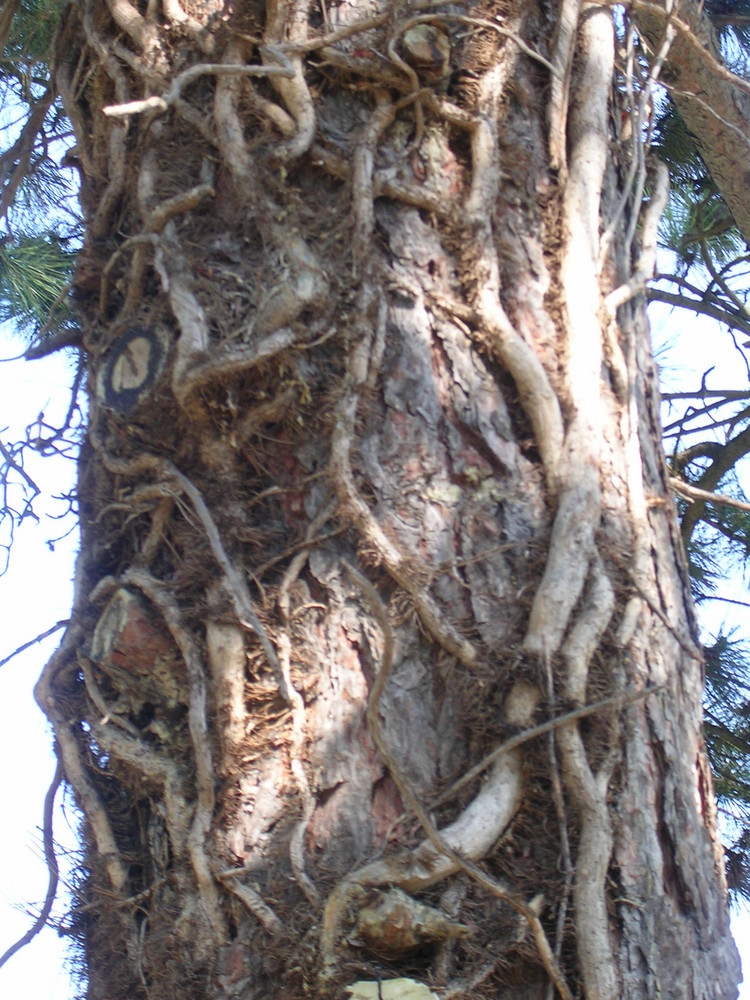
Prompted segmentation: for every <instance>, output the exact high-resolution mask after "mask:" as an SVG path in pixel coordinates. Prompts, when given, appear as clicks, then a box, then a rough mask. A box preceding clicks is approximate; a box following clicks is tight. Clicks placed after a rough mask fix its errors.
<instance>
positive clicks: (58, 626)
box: [0, 618, 70, 667]
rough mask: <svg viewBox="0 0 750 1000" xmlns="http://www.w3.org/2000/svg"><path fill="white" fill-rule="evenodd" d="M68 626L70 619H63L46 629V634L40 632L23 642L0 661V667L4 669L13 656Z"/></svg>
mask: <svg viewBox="0 0 750 1000" xmlns="http://www.w3.org/2000/svg"><path fill="white" fill-rule="evenodd" d="M69 624H70V619H69V618H63V619H61V620H60V621H59V622H57V623H56V624H55V625H53V626H52V627H51V628H48V629H47V631H46V632H40V633H39V635H37V636H34V638H33V639H29V641H28V642H25V643H24V644H23V645H22V646H19V647H18V648H17V649H14V650H13V652H12V653H9V654H8V655H7V656H6V657H4V658H3V659H2V660H0V667H4V666H5V664H6V663H10V661H11V660H12V659H13V658H14V657H15V656H18V654H19V653H23V651H24V650H26V649H28V648H29V647H30V646H33V645H35V644H36V643H37V642H41V641H42V639H46V638H47V636H50V635H54V633H55V632H58V631H59V630H60V629H61V628H65V626H66V625H69Z"/></svg>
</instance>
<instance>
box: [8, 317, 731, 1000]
mask: <svg viewBox="0 0 750 1000" xmlns="http://www.w3.org/2000/svg"><path fill="white" fill-rule="evenodd" d="M669 326H670V327H671V328H673V329H674V328H675V321H674V318H673V319H672V320H671V321H670V322H669ZM679 336H680V350H679V355H680V358H681V362H680V363H681V366H682V371H681V372H680V373H679V377H680V381H681V382H682V383H683V385H687V386H688V387H692V386H693V385H697V384H699V381H700V375H701V373H702V369H700V368H699V363H698V362H697V361H696V364H695V365H691V364H690V362H689V360H688V361H687V362H686V361H685V358H688V359H689V358H691V357H692V358H696V359H697V358H705V356H706V347H707V343H706V328H705V321H703V322H702V323H699V322H695V321H692V320H691V319H689V318H688V317H686V315H685V314H684V313H682V314H681V315H680V316H679ZM723 339H726V338H719V337H718V335H717V336H716V337H713V336H712V340H711V345H710V346H711V353H712V355H713V357H712V360H713V362H715V363H717V364H718V365H719V368H718V369H717V371H716V372H715V373H714V374H713V375H712V376H711V377H710V379H709V385H711V386H714V387H721V388H725V387H729V386H732V385H734V386H737V387H742V386H746V385H747V377H746V374H745V372H744V369H743V368H742V366H741V365H738V364H737V359H736V355H733V354H732V352H731V351H727V350H725V349H724V347H723V346H722V341H723ZM16 345H18V341H11V340H9V339H8V338H6V337H2V336H1V335H0V356H3V355H10V354H13V353H18V351H17V350H14V347H15V346H16ZM19 349H20V348H19ZM672 361H674V358H673V359H672ZM70 366H71V363H70V361H68V360H66V359H65V358H63V357H61V356H53V357H52V358H49V359H46V360H44V361H39V362H30V363H26V362H18V363H14V364H0V432H2V431H3V428H4V427H6V425H9V424H11V423H12V429H11V431H9V432H2V434H0V436H1V437H2V439H3V441H6V440H8V439H9V438H13V439H15V435H21V434H22V433H23V428H24V427H25V426H26V424H27V423H29V422H30V421H32V420H34V419H35V418H36V416H37V414H38V413H39V411H40V409H44V411H45V414H46V415H48V416H50V417H51V416H52V414H53V408H52V406H50V405H49V404H48V401H49V400H50V399H52V400H55V402H54V403H53V406H55V407H56V409H57V411H58V413H59V411H60V409H61V408H63V407H65V406H66V404H67V397H66V394H65V389H66V387H67V386H68V384H69V382H70V378H71V374H70V372H71V367H70ZM691 370H692V371H693V372H695V373H696V374H694V375H693V376H692V377H691V374H690V373H691ZM671 377H672V376H670V378H671ZM43 466H44V470H45V471H44V473H43V474H41V473H40V472H39V464H37V466H36V467H35V468H32V467H31V466H29V468H28V470H27V471H29V472H30V474H31V475H32V476H33V477H34V478H36V479H37V481H40V480H43V482H44V484H45V487H46V489H47V490H48V491H49V492H51V493H62V492H65V491H67V490H68V489H69V488H70V486H71V484H72V475H73V472H74V470H73V466H72V463H71V462H69V461H64V460H63V461H60V460H55V461H51V460H46V461H45V462H44V463H43ZM46 506H47V507H48V509H49V510H50V511H51V512H53V513H54V512H58V513H59V511H60V508H59V507H56V506H55V505H54V504H52V505H51V506H50V505H46ZM44 507H45V505H44V504H43V503H42V502H41V501H40V502H39V510H40V511H41V510H43V509H44ZM66 527H67V525H66ZM63 530H65V529H64V528H62V529H61V527H60V523H59V522H55V521H50V520H48V519H44V520H43V521H42V523H41V524H40V525H34V524H33V523H31V522H27V524H26V525H25V526H24V527H23V528H22V530H21V531H19V532H18V535H17V539H16V543H15V547H14V551H13V556H12V563H11V569H10V571H9V573H8V574H7V575H6V576H5V577H2V578H0V659H2V658H3V657H4V656H5V655H7V653H9V652H11V651H12V650H13V649H15V648H17V647H18V646H19V645H21V644H22V643H24V642H26V641H28V640H29V639H31V638H33V637H34V636H35V635H38V634H39V633H41V632H43V631H45V630H46V629H47V628H49V627H50V626H52V625H54V624H55V622H57V621H59V620H60V619H64V618H67V617H68V614H69V611H70V601H71V579H72V575H73V559H74V556H75V549H76V545H77V538H76V536H75V535H73V536H71V537H69V538H67V539H65V540H64V541H62V542H59V543H56V544H55V550H54V552H52V551H50V550H49V548H48V546H47V541H48V540H49V539H50V538H54V537H55V536H57V535H59V534H61V533H62V531H63ZM723 592H724V593H725V595H726V596H736V597H739V598H741V599H744V600H747V599H748V594H747V588H746V587H744V585H743V583H742V581H741V580H738V579H735V580H733V581H731V582H729V583H728V584H727V585H726V588H725V590H724V591H723ZM724 608H726V611H727V614H726V617H727V618H729V617H730V616H733V618H732V620H734V621H737V622H738V623H739V624H740V625H742V626H743V629H744V631H745V633H746V634H748V635H750V610H747V609H745V610H743V609H736V610H734V611H731V609H729V606H724ZM743 619H744V621H743ZM714 625H715V623H714ZM60 635H61V633H57V634H56V635H54V636H51V637H50V638H49V639H47V640H45V641H44V642H43V643H42V644H40V645H38V646H35V647H33V648H32V649H30V650H28V651H27V652H25V653H23V654H21V655H20V656H18V657H17V658H16V659H14V660H13V661H12V662H11V663H8V664H6V665H5V666H4V667H0V802H2V803H4V804H5V805H4V808H3V814H4V815H3V819H2V822H1V823H0V954H1V953H2V952H3V951H5V949H6V948H7V947H8V946H9V945H10V944H12V943H13V942H14V941H15V940H16V939H18V938H19V937H20V936H21V935H22V934H23V933H25V931H26V930H27V929H28V927H29V926H30V923H31V920H32V917H30V916H29V915H28V913H27V912H25V908H26V907H28V906H29V904H31V906H32V907H36V905H37V904H38V903H40V902H41V901H42V900H43V899H44V895H45V892H46V888H47V878H46V869H45V867H44V864H43V862H42V861H41V860H40V859H41V854H42V852H41V837H40V833H39V826H40V824H41V816H42V807H43V800H44V795H45V793H46V790H47V787H48V785H49V782H50V780H51V777H52V773H53V771H54V764H53V758H52V754H51V750H50V745H51V737H50V733H49V729H48V727H47V725H46V722H45V720H44V718H43V716H42V714H41V712H40V711H39V709H38V708H37V706H36V704H35V702H34V700H33V696H32V688H33V686H34V683H35V682H36V680H37V678H38V676H39V674H40V672H41V670H42V667H43V666H44V664H45V662H46V660H47V657H48V656H49V655H50V653H51V652H52V651H53V650H54V649H55V647H56V644H57V642H58V641H59V639H60ZM74 823H75V816H74V813H73V810H72V809H71V804H70V802H69V801H68V802H66V803H65V808H64V809H62V810H61V809H60V808H58V810H57V815H56V819H55V830H54V833H55V838H56V840H57V841H59V842H62V843H63V844H64V845H65V848H66V849H68V850H72V849H74V848H75V837H74V834H73V832H72V829H71V824H74ZM62 860H63V861H64V859H62ZM63 868H64V865H63ZM58 911H61V908H60V907H58ZM732 926H733V931H734V934H735V939H736V940H737V942H738V945H739V947H740V951H741V952H744V956H745V957H744V964H745V967H746V968H748V969H750V913H748V912H747V911H744V912H742V913H738V914H735V915H734V916H733V921H732ZM66 944H67V942H66V941H65V940H60V939H59V938H58V937H57V935H56V934H55V933H54V932H53V931H50V930H45V931H43V932H42V933H41V934H40V935H39V936H38V937H37V938H36V939H35V940H34V942H32V944H30V945H29V946H27V947H26V948H24V949H22V951H20V952H19V953H17V954H16V955H15V956H14V957H13V958H12V959H11V960H10V962H8V963H7V964H6V965H5V966H4V967H3V968H2V969H0V996H3V997H8V998H16V997H18V998H20V997H28V998H31V1000H73V997H74V995H75V993H74V987H73V985H72V983H71V981H70V979H69V976H68V974H67V970H66ZM748 978H750V977H748ZM740 997H741V998H742V1000H750V983H748V984H746V985H744V986H743V987H741V989H740Z"/></svg>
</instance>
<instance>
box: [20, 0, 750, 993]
mask: <svg viewBox="0 0 750 1000" xmlns="http://www.w3.org/2000/svg"><path fill="white" fill-rule="evenodd" d="M615 72H616V71H615V67H614V42H613V28H612V20H611V14H610V12H609V11H608V10H607V9H604V8H589V9H587V11H586V13H585V16H583V17H582V18H581V19H580V22H579V19H578V17H577V8H576V5H575V4H570V3H567V4H564V5H563V8H562V9H561V10H558V9H557V8H556V7H555V6H554V5H553V6H550V5H547V4H540V5H537V4H535V3H533V2H523V3H520V2H518V3H514V2H513V0H503V2H502V3H495V2H493V0H488V2H486V3H484V4H480V5H476V6H466V7H455V6H447V5H446V6H442V7H441V6H439V5H435V4H426V3H413V4H411V5H394V6H391V5H390V4H388V3H386V2H382V0H372V2H359V3H351V4H349V3H342V4H339V5H332V6H330V7H329V6H327V5H326V6H322V5H321V7H317V6H313V5H312V4H311V3H309V2H305V0H297V2H296V3H289V4H285V3H281V2H277V0H269V2H268V5H267V6H266V7H265V8H264V7H263V6H262V5H260V4H258V3H255V2H246V3H239V2H237V3H233V2H231V0H229V2H225V0H206V2H197V0H196V2H193V3H188V2H183V3H177V2H169V3H168V2H167V0H164V2H162V3H161V4H159V3H153V2H149V3H145V2H144V3H140V4H135V3H130V2H128V0H107V2H106V3H95V2H93V0H83V2H81V3H80V4H77V5H75V6H72V7H71V8H70V9H69V12H68V14H67V21H66V25H65V27H64V29H63V31H62V34H61V38H60V46H59V53H58V65H57V70H56V74H57V83H58V86H59V87H60V89H61V93H62V95H63V98H64V101H65V106H66V110H67V112H68V114H69V115H70V118H71V120H72V122H73V123H74V126H75V129H76V133H77V137H78V145H77V149H76V154H75V155H76V157H77V162H78V163H79V165H80V171H81V182H82V188H81V201H82V205H83V208H84V211H85V213H86V219H87V226H88V229H87V240H86V246H85V248H84V251H83V253H82V256H81V261H80V264H79V270H78V274H77V278H76V285H77V294H78V299H79V303H80V311H81V316H82V321H83V322H84V324H85V346H86V352H87V357H88V364H89V384H90V387H91V416H90V429H89V441H88V444H87V445H86V447H85V448H84V452H83V455H82V459H81V471H80V487H79V497H80V510H81V522H82V532H83V542H82V552H81V557H80V560H79V565H78V570H77V576H76V583H77V596H76V606H75V609H74V618H73V624H72V625H71V627H70V629H69V630H68V633H67V635H66V638H65V640H64V642H63V644H62V646H61V648H60V650H59V651H58V653H57V654H56V655H55V657H54V658H53V659H52V661H51V662H50V664H49V665H48V666H47V668H46V670H45V672H44V674H43V676H42V678H41V680H40V682H39V686H38V696H39V700H40V703H41V704H42V706H43V707H44V710H45V711H46V712H47V714H48V715H49V718H50V720H51V721H52V724H53V726H54V730H55V734H56V739H57V744H58V747H59V752H60V754H61V756H62V760H63V763H64V767H65V773H66V777H67V780H68V782H69V783H70V785H71V786H72V788H73V790H74V793H75V795H76V798H77V801H78V803H79V805H80V807H81V809H82V810H83V813H84V815H85V826H84V836H85V870H84V871H82V873H81V882H80V886H79V889H78V898H77V901H76V908H75V910H74V912H73V922H74V927H75V932H76V934H77V936H78V940H79V942H80V945H81V949H82V954H83V957H84V960H85V969H86V975H87V995H88V996H89V997H91V998H104V997H106V998H108V1000H117V998H119V997H123V998H124V997H128V998H132V997H137V996H143V997H148V998H149V1000H160V998H167V997H169V998H171V997H174V996H175V995H178V994H179V995H190V996H191V997H193V998H195V1000H201V998H203V997H211V998H216V1000H219V998H221V1000H224V998H227V1000H228V998H230V997H241V998H248V1000H250V998H256V997H258V998H259V997H264V998H266V997H284V998H295V997H300V998H301V997H307V996H310V995H325V996H331V995H335V996H344V995H345V988H346V987H353V986H354V984H355V983H359V984H360V985H358V986H356V987H355V988H354V994H355V996H364V995H366V988H365V987H364V986H362V985H361V983H362V982H363V981H375V980H383V982H384V983H385V984H386V985H388V981H390V980H406V979H408V980H411V987H410V989H411V990H412V992H414V993H415V995H416V993H417V992H418V989H419V984H421V985H422V986H423V987H424V988H425V989H426V988H427V987H429V989H430V990H431V991H432V992H433V993H435V994H436V995H439V996H441V997H446V998H447V997H454V996H476V997H498V998H499V997H513V998H524V997H529V998H531V997H534V998H537V997H539V996H540V995H544V994H545V991H549V992H548V993H547V995H550V996H551V995H555V994H557V995H560V996H566V997H572V996H575V995H584V996H586V997H588V998H589V1000H614V998H616V997H622V998H645V997H655V996H662V997H675V998H677V997H679V998H696V1000H697V998H717V1000H718V998H729V997H734V996H735V995H736V983H737V980H738V976H739V973H738V963H737V956H736V951H735V948H734V945H733V942H732V940H731V937H730V934H729V928H728V917H727V904H726V893H725V885H724V881H723V871H722V857H721V852H720V849H719V847H718V843H717V838H716V829H715V816H714V805H713V797H712V788H711V778H710V775H709V773H708V770H707V766H706V760H705V755H704V750H703V744H702V737H701V693H702V664H701V657H700V652H699V648H698V646H697V644H696V641H695V625H694V621H693V617H692V611H691V607H690V597H689V588H688V583H687V579H686V574H685V567H684V563H683V559H682V550H681V543H680V537H679V531H678V527H677V524H676V520H675V514H674V509H673V504H672V502H671V500H670V497H669V492H668V484H667V478H666V473H665V468H664V463H663V459H662V452H661V446H660V429H659V419H658V399H657V389H656V383H655V374H654V369H653V366H652V363H651V356H650V345H649V337H648V328H647V324H646V321H645V315H644V311H643V302H642V299H640V298H637V297H635V298H634V297H632V295H631V294H630V292H629V291H627V289H626V292H627V293H626V294H622V288H623V286H627V283H628V282H629V281H630V279H631V276H632V274H633V273H635V274H636V276H637V275H638V274H639V273H640V272H639V271H638V268H637V267H635V266H633V267H631V263H630V258H631V254H630V247H629V245H628V240H627V236H626V234H627V233H628V231H629V226H630V222H631V217H632V213H633V212H634V211H636V212H637V211H638V210H639V206H638V205H637V203H636V205H635V208H634V206H633V204H632V203H631V201H630V200H628V199H622V198H621V186H622V185H623V184H625V183H626V178H627V174H628V169H629V166H630V160H629V156H630V155H631V152H630V151H629V147H628V148H623V147H621V146H620V145H619V142H618V134H619V127H620V112H619V110H618V111H616V112H613V111H611V109H610V104H609V102H610V94H611V84H612V80H613V74H615ZM553 83H554V86H553V85H552V84H553ZM568 96H569V100H568ZM627 183H629V180H628V181H627ZM631 231H632V230H631ZM644 231H646V230H645V229H644ZM602 232H607V238H606V244H607V245H606V247H603V246H602V240H601V237H600V234H601V233H602ZM600 258H601V259H600ZM639 280H640V279H639ZM636 285H637V283H636ZM628 287H629V286H628ZM634 288H635V290H636V291H637V287H636V286H634ZM612 293H615V298H614V299H613V298H612V297H611V295H612ZM607 296H610V298H609V299H607ZM607 302H609V303H610V306H611V303H612V302H617V303H620V305H619V309H618V310H617V315H616V317H615V316H614V315H613V308H609V310H608V309H607V307H606V303H607ZM594 703H596V705H595V706H594V708H593V709H590V710H589V709H587V706H592V705H594ZM551 719H558V721H557V722H556V723H555V724H553V725H550V726H547V727H542V729H541V730H539V729H536V730H534V731H533V732H528V733H527V732H526V731H527V730H531V729H532V727H534V726H538V725H539V724H540V723H543V722H545V721H546V720H551ZM519 734H521V735H519ZM523 734H525V735H523ZM511 737H516V739H515V740H514V741H512V742H511V744H510V745H507V746H506V745H505V741H507V740H509V739H510V738H511ZM374 989H375V993H374V995H377V988H375V987H374ZM381 992H382V995H383V996H385V997H386V998H387V1000H390V997H392V996H393V997H395V996H400V995H404V993H405V992H407V985H406V984H405V983H403V982H399V983H397V984H396V985H394V986H391V985H388V989H387V990H382V991H381Z"/></svg>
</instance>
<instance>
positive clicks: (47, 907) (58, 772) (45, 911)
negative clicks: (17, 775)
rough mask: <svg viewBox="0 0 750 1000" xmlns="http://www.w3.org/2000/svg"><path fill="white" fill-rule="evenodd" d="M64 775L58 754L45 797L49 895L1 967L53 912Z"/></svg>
mask: <svg viewBox="0 0 750 1000" xmlns="http://www.w3.org/2000/svg"><path fill="white" fill-rule="evenodd" d="M63 777H64V775H63V765H62V759H61V758H60V757H59V756H58V758H57V766H56V767H55V774H54V776H53V778H52V784H51V785H50V786H49V789H48V790H47V794H46V795H45V797H44V826H43V829H42V836H43V844H44V859H45V861H46V862H47V871H48V872H49V883H48V885H47V895H46V896H45V898H44V903H43V904H42V908H41V910H40V912H39V916H38V917H37V918H36V920H35V921H34V923H33V924H32V925H31V927H30V928H29V929H28V930H27V931H26V933H25V934H24V935H23V937H20V938H19V939H18V941H16V942H15V944H12V945H11V946H10V948H8V950H7V951H6V952H5V953H4V954H3V955H1V956H0V968H2V967H3V966H4V965H5V963H6V962H7V961H8V959H10V958H12V957H13V955H15V954H16V952H17V951H20V950H21V948H25V947H26V945H27V944H29V942H30V941H32V940H33V939H34V938H35V937H36V936H37V934H38V933H39V931H40V930H41V929H42V928H43V927H44V925H45V924H46V923H47V919H48V918H49V915H50V913H51V912H52V904H53V903H54V902H55V895H56V894H57V883H58V874H59V870H58V866H57V858H56V857H55V841H54V838H53V836H52V819H53V814H54V808H55V795H56V794H57V789H58V788H59V787H60V785H61V784H62V780H63Z"/></svg>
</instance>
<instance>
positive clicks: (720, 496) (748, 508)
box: [0, 476, 750, 666]
mask: <svg viewBox="0 0 750 1000" xmlns="http://www.w3.org/2000/svg"><path fill="white" fill-rule="evenodd" d="M669 485H670V486H671V488H672V490H674V492H675V493H679V495H680V496H681V497H685V499H686V500H692V501H694V500H704V501H708V502H709V503H715V504H720V505H721V506H722V507H733V508H734V509H735V510H743V511H745V512H747V513H750V503H746V502H745V501H744V500H735V499H734V497H729V496H727V495H726V493H711V492H710V491H709V490H701V489H699V488H698V487H697V486H691V485H690V483H686V482H684V481H683V480H682V479H677V478H676V477H675V476H670V479H669ZM0 666H2V664H0Z"/></svg>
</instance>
